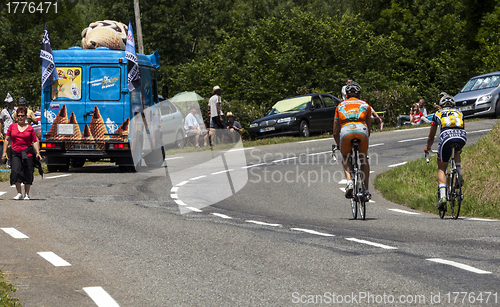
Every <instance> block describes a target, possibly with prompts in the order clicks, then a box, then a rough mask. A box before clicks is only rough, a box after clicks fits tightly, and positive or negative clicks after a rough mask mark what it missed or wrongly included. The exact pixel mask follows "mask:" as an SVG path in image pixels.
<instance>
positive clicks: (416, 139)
mask: <svg viewBox="0 0 500 307" xmlns="http://www.w3.org/2000/svg"><path fill="white" fill-rule="evenodd" d="M426 139H427V137H426V136H424V137H421V138H415V139H408V140H401V141H398V143H404V142H413V141H418V140H426Z"/></svg>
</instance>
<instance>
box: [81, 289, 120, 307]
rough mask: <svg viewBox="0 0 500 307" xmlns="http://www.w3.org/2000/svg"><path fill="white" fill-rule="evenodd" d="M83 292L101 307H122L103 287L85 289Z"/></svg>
mask: <svg viewBox="0 0 500 307" xmlns="http://www.w3.org/2000/svg"><path fill="white" fill-rule="evenodd" d="M83 291H85V292H87V295H88V296H90V298H91V299H92V300H93V301H94V303H96V305H97V306H99V307H120V305H118V303H117V302H116V301H115V300H114V299H113V298H112V297H111V296H110V295H109V294H108V292H106V291H104V289H103V288H101V287H87V288H83Z"/></svg>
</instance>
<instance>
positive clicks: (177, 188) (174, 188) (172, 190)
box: [170, 187, 179, 193]
mask: <svg viewBox="0 0 500 307" xmlns="http://www.w3.org/2000/svg"><path fill="white" fill-rule="evenodd" d="M178 190H179V187H173V188H171V189H170V192H172V193H175V192H177V191H178Z"/></svg>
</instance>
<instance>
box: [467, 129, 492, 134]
mask: <svg viewBox="0 0 500 307" xmlns="http://www.w3.org/2000/svg"><path fill="white" fill-rule="evenodd" d="M488 131H491V129H484V130H477V131H467V134H471V133H480V132H488Z"/></svg>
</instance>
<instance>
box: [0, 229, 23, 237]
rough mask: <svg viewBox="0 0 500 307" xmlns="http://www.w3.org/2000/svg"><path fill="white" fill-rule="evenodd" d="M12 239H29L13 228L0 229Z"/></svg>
mask: <svg viewBox="0 0 500 307" xmlns="http://www.w3.org/2000/svg"><path fill="white" fill-rule="evenodd" d="M0 229H2V230H3V231H5V233H7V234H8V235H10V236H11V237H13V238H14V239H28V238H29V237H28V236H27V235H25V234H24V233H22V232H20V231H19V230H17V229H15V228H0Z"/></svg>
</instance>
